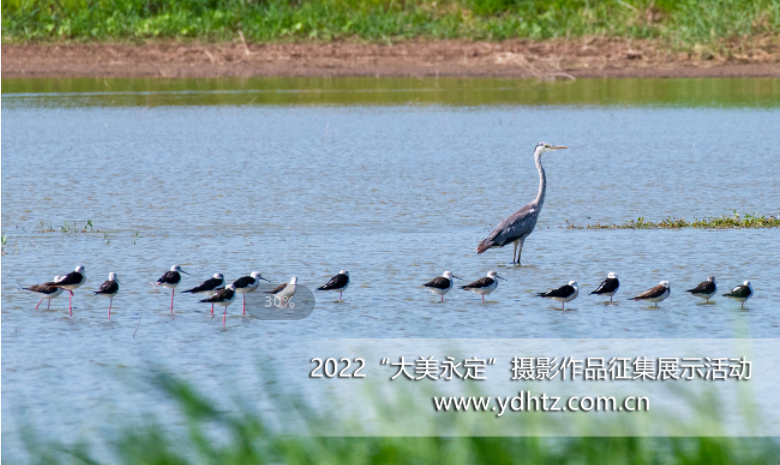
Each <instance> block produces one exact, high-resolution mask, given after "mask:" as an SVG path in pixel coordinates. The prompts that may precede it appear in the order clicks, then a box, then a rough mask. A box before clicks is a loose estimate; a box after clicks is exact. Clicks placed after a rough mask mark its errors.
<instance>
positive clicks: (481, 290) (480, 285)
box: [459, 271, 506, 303]
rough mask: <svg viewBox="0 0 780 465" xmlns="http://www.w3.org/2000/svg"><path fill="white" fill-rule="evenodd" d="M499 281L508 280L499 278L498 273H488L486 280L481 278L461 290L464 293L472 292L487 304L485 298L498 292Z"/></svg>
mask: <svg viewBox="0 0 780 465" xmlns="http://www.w3.org/2000/svg"><path fill="white" fill-rule="evenodd" d="M499 279H503V280H504V281H506V279H504V278H502V277H501V276H499V275H498V273H497V272H495V271H488V274H487V276H485V277H484V278H480V279H478V280H476V281H474V282H473V283H471V284H466V285H465V286H461V287H460V288H459V289H463V290H464V291H471V292H473V293H475V294H477V295H481V296H482V303H485V296H486V295H487V294H490V293H491V292H493V291H495V290H496V288H497V287H498V280H499Z"/></svg>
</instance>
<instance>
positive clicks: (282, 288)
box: [266, 276, 298, 307]
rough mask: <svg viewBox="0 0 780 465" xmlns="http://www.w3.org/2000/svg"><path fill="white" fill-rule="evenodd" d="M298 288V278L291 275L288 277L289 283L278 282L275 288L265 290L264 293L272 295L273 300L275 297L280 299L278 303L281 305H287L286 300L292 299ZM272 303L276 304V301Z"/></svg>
mask: <svg viewBox="0 0 780 465" xmlns="http://www.w3.org/2000/svg"><path fill="white" fill-rule="evenodd" d="M297 290H298V278H297V277H295V276H293V277H292V278H290V282H289V283H284V284H280V285H279V286H277V287H276V289H274V290H272V291H268V292H266V294H269V295H272V296H274V300H275V299H276V298H278V299H280V301H279V303H281V305H282V307H284V306H286V305H287V302H289V301H290V299H292V297H293V296H294V295H295V292H296V291H297ZM274 305H276V302H274Z"/></svg>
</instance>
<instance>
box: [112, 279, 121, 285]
mask: <svg viewBox="0 0 780 465" xmlns="http://www.w3.org/2000/svg"><path fill="white" fill-rule="evenodd" d="M114 281H116V282H118V283H119V284H122V281H120V280H119V278H114Z"/></svg>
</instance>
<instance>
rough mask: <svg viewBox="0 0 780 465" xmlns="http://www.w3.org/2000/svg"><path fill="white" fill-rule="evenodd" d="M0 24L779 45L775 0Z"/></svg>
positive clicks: (389, 8) (143, 0) (207, 11)
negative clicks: (623, 39)
mask: <svg viewBox="0 0 780 465" xmlns="http://www.w3.org/2000/svg"><path fill="white" fill-rule="evenodd" d="M2 26H3V33H2V34H3V40H4V41H5V42H24V41H31V40H45V41H60V40H76V41H95V40H98V41H108V40H111V41H116V40H130V41H134V40H146V39H155V38H171V39H199V40H204V41H226V40H227V41H233V40H239V37H240V35H239V33H241V35H243V37H244V38H245V39H246V40H247V41H251V42H267V41H287V40H317V41H332V40H339V39H363V40H368V41H398V40H405V39H413V38H425V39H445V38H460V39H470V40H482V39H486V40H502V39H509V38H530V39H536V40H542V39H549V38H556V37H557V38H562V37H579V36H608V37H625V38H631V39H662V40H663V41H664V42H665V43H666V44H668V45H669V46H670V47H672V48H674V47H682V48H690V47H694V46H696V45H701V44H709V46H713V45H717V46H718V47H720V48H721V49H723V48H725V49H734V47H735V45H734V44H735V43H739V46H738V48H739V47H742V48H744V47H749V46H751V43H753V42H760V44H762V45H766V44H767V43H768V44H770V46H772V47H777V43H776V42H777V39H778V30H780V0H704V1H696V0H684V1H672V0H625V1H623V0H553V1H547V0H437V1H428V0H288V1H285V0H2ZM754 45H755V44H754Z"/></svg>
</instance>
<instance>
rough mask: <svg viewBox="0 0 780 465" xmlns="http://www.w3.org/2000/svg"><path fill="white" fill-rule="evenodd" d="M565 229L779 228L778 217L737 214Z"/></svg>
mask: <svg viewBox="0 0 780 465" xmlns="http://www.w3.org/2000/svg"><path fill="white" fill-rule="evenodd" d="M565 227H566V229H682V228H698V229H735V228H737V229H739V228H780V217H775V216H772V215H770V216H763V215H761V216H759V215H749V214H745V215H744V216H742V217H740V216H739V214H738V213H737V212H734V215H733V216H723V215H721V216H719V217H717V218H704V219H696V218H694V219H693V220H691V221H688V220H686V219H685V218H672V217H669V218H666V219H663V220H661V221H657V222H653V221H646V220H645V219H644V218H643V217H639V218H637V219H636V220H628V221H626V222H625V223H620V224H601V223H595V224H587V225H584V226H583V225H576V224H572V223H567V225H566V226H565Z"/></svg>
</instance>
